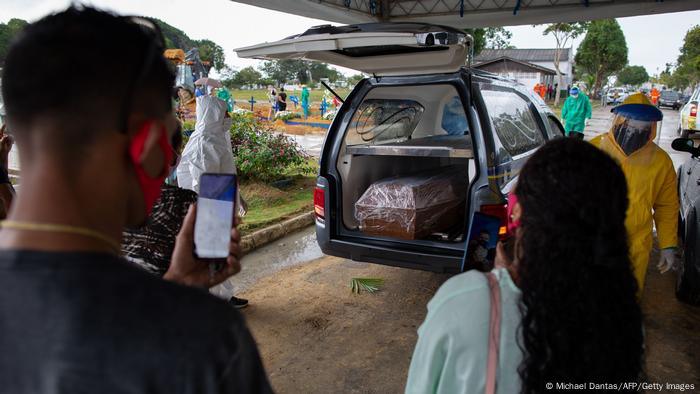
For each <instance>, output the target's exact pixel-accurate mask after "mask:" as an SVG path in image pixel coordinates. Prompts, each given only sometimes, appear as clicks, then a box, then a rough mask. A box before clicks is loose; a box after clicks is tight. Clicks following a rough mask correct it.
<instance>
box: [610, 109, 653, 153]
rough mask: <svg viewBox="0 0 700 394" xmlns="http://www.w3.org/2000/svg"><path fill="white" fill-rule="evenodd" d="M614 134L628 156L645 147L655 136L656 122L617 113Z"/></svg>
mask: <svg viewBox="0 0 700 394" xmlns="http://www.w3.org/2000/svg"><path fill="white" fill-rule="evenodd" d="M613 125H614V126H613V130H612V132H613V136H614V137H615V141H616V142H617V144H618V145H619V146H620V148H622V150H623V151H624V152H625V154H626V155H627V156H629V155H631V154H632V153H634V152H636V151H638V150H639V149H641V148H643V147H644V146H645V145H646V144H647V143H648V142H649V141H650V140H651V139H652V138H653V137H652V136H653V132H654V131H655V130H656V122H654V121H647V120H635V119H629V118H626V117H624V116H621V115H616V116H615V119H614V121H613Z"/></svg>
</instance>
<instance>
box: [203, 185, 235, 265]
mask: <svg viewBox="0 0 700 394" xmlns="http://www.w3.org/2000/svg"><path fill="white" fill-rule="evenodd" d="M237 189H238V184H237V179H236V175H233V174H211V173H205V174H202V176H201V177H200V179H199V197H198V199H197V220H196V221H195V224H194V247H195V254H196V255H197V257H198V258H199V259H204V260H210V261H211V262H214V263H222V262H223V260H225V259H226V257H227V256H228V254H229V247H228V246H229V238H230V236H229V233H230V231H231V228H232V227H233V220H234V217H235V215H236V200H237V195H238V190H237Z"/></svg>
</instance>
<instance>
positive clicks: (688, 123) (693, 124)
mask: <svg viewBox="0 0 700 394" xmlns="http://www.w3.org/2000/svg"><path fill="white" fill-rule="evenodd" d="M699 102H700V88H698V89H696V90H695V92H693V94H692V95H691V96H690V99H689V100H688V102H687V103H686V104H685V105H684V106H683V109H681V112H680V116H679V117H678V118H679V120H678V134H679V135H680V136H681V137H683V138H687V137H688V136H690V135H691V134H693V133H695V132H697V131H698V130H700V128H698V123H697V118H698V103H699Z"/></svg>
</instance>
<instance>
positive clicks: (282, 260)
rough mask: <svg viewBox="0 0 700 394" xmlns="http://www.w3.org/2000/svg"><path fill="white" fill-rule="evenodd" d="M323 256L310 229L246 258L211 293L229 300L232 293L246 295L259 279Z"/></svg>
mask: <svg viewBox="0 0 700 394" xmlns="http://www.w3.org/2000/svg"><path fill="white" fill-rule="evenodd" d="M322 256H323V253H322V252H321V249H320V248H319V247H318V243H316V227H315V226H310V227H308V228H306V229H304V230H302V231H298V232H296V233H294V234H291V235H288V236H286V237H284V238H281V239H278V240H277V241H275V242H273V243H271V244H269V245H266V246H263V247H262V248H260V249H257V250H255V251H253V252H251V253H250V254H248V255H246V256H245V257H244V258H243V262H242V265H243V268H242V270H241V272H239V273H238V275H236V276H234V277H233V278H231V279H229V280H228V281H226V282H224V283H222V284H220V285H219V286H216V287H215V288H213V289H211V292H212V293H213V294H216V295H218V296H220V297H222V298H228V297H230V296H231V294H232V293H233V292H234V291H235V292H236V293H239V292H242V291H245V290H246V289H248V288H249V287H250V286H252V285H253V284H255V283H256V282H257V281H258V280H260V278H262V277H265V276H267V275H270V274H272V273H274V272H277V271H279V270H282V269H284V268H287V267H293V266H295V265H299V264H303V263H305V262H308V261H311V260H314V259H317V258H319V257H322Z"/></svg>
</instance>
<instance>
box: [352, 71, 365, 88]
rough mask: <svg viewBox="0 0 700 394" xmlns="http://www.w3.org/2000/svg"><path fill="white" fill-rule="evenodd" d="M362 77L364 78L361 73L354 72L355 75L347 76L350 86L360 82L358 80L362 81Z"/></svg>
mask: <svg viewBox="0 0 700 394" xmlns="http://www.w3.org/2000/svg"><path fill="white" fill-rule="evenodd" d="M364 78H365V76H364V75H363V74H355V75H353V76H351V77H350V78H348V84H349V85H350V86H355V85H357V84H358V83H360V81H362V80H363V79H364Z"/></svg>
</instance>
